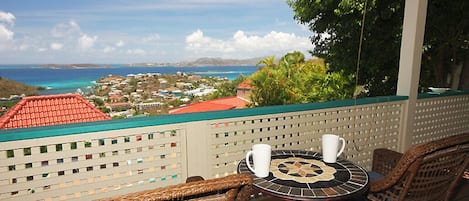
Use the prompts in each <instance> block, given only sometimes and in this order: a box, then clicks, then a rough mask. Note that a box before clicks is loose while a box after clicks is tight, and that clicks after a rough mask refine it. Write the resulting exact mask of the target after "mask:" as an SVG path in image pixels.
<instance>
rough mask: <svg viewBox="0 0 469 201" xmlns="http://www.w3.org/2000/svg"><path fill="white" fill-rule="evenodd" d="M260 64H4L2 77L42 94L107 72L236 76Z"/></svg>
mask: <svg viewBox="0 0 469 201" xmlns="http://www.w3.org/2000/svg"><path fill="white" fill-rule="evenodd" d="M257 69H258V67H257V66H200V67H174V66H165V67H141V66H140V67H139V66H132V67H128V66H124V65H111V67H109V68H80V69H56V68H55V69H54V68H39V67H38V65H0V77H2V78H6V79H9V80H15V81H18V82H21V83H25V84H28V85H33V86H42V87H46V88H48V90H44V91H41V92H40V93H41V94H44V95H45V94H61V93H73V92H75V91H76V90H77V89H80V90H82V91H85V92H86V91H89V90H90V88H91V87H92V86H93V85H94V81H96V80H97V79H99V78H101V77H104V76H107V75H122V76H126V75H128V74H138V73H161V74H175V73H176V72H184V73H189V74H195V75H201V76H214V77H222V78H228V79H230V80H233V79H236V78H237V77H238V76H240V75H246V76H249V75H251V74H252V73H253V72H255V71H257Z"/></svg>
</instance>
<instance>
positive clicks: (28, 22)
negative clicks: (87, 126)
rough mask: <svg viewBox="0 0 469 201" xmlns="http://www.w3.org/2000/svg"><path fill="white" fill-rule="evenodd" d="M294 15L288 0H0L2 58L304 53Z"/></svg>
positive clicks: (304, 38)
mask: <svg viewBox="0 0 469 201" xmlns="http://www.w3.org/2000/svg"><path fill="white" fill-rule="evenodd" d="M293 16H294V12H293V10H292V9H291V8H290V7H289V6H288V5H287V3H286V1H285V0H153V1H150V0H138V1H136V0H99V1H97V0H66V1H65V0H47V1H46V0H44V1H38V0H0V64H43V63H56V64H67V63H68V64H70V63H99V64H125V63H140V62H148V63H150V62H155V63H163V62H179V61H193V60H195V59H197V58H202V57H220V58H226V59H246V58H254V57H266V56H276V57H280V56H282V55H285V54H286V53H288V52H292V51H301V52H303V53H304V54H305V56H307V57H308V56H309V54H308V50H311V49H312V48H313V46H312V44H311V41H310V39H309V37H310V36H311V35H312V33H311V31H309V30H308V29H307V27H306V26H304V25H301V24H299V23H297V22H296V21H295V20H294V19H293Z"/></svg>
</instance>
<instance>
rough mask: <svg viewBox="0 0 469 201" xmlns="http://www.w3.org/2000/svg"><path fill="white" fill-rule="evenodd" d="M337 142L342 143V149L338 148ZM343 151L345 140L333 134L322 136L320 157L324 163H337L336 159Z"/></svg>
mask: <svg viewBox="0 0 469 201" xmlns="http://www.w3.org/2000/svg"><path fill="white" fill-rule="evenodd" d="M339 141H342V147H341V148H340V150H338V148H339ZM344 149H345V139H344V138H341V137H339V136H338V135H334V134H324V135H322V157H323V161H324V162H326V163H335V162H337V157H339V156H340V154H342V152H343V151H344Z"/></svg>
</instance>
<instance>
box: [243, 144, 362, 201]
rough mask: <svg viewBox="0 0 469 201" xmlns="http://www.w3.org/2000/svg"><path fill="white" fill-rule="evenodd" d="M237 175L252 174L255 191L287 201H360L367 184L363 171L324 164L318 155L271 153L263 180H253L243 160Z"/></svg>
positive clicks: (351, 166)
mask: <svg viewBox="0 0 469 201" xmlns="http://www.w3.org/2000/svg"><path fill="white" fill-rule="evenodd" d="M251 164H252V161H251ZM251 166H252V165H251ZM238 173H247V174H251V175H252V176H253V178H254V183H253V187H254V189H256V190H259V191H260V192H262V193H265V194H267V195H271V196H275V197H279V198H283V199H286V200H361V199H363V198H365V196H366V192H367V191H368V181H369V178H368V174H367V173H366V171H365V170H364V169H363V168H362V167H360V166H358V165H356V164H354V163H352V162H351V161H348V160H345V159H342V158H338V159H337V163H325V162H323V161H322V155H321V154H320V153H317V152H312V151H302V150H274V151H272V161H271V163H270V173H269V176H267V177H265V178H259V177H256V176H255V175H254V173H253V172H252V171H250V170H249V169H248V167H247V165H246V159H243V160H241V161H240V162H239V164H238Z"/></svg>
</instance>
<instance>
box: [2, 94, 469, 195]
mask: <svg viewBox="0 0 469 201" xmlns="http://www.w3.org/2000/svg"><path fill="white" fill-rule="evenodd" d="M428 102H430V103H428ZM440 102H445V103H448V105H450V106H444V107H443V106H440V105H439V103H440ZM405 104H407V97H398V96H395V97H379V98H367V99H359V100H356V101H354V100H344V101H332V102H325V103H311V104H301V105H287V106H272V107H262V108H250V109H241V110H231V111H217V112H208V113H194V114H184V115H168V116H158V117H147V118H136V119H126V120H113V121H104V122H93V123H86V124H71V125H63V126H54V127H40V128H30V129H18V130H6V131H0V200H92V199H96V198H102V197H109V196H113V195H119V194H125V193H129V192H135V191H142V190H146V189H154V188H158V187H162V186H167V185H171V184H176V183H181V182H184V181H185V179H186V177H188V176H193V175H201V176H204V177H205V178H214V177H221V176H225V175H228V174H233V173H235V172H236V165H237V163H238V161H239V160H241V159H242V158H243V157H244V155H245V153H246V152H247V151H248V150H250V148H251V146H252V145H253V144H257V143H267V144H270V145H272V146H273V149H304V150H312V151H317V152H321V135H322V134H325V133H335V134H338V135H340V136H342V137H344V138H345V139H346V141H347V146H346V150H345V152H344V154H343V155H342V157H345V158H347V159H350V160H352V161H354V162H356V163H358V164H360V165H362V166H363V167H365V168H367V169H369V168H370V166H371V160H372V151H373V150H374V149H376V148H389V149H393V150H399V149H400V147H399V145H400V140H401V139H402V138H403V137H402V136H403V135H404V134H403V133H402V130H403V129H402V126H401V125H402V119H403V118H402V117H403V115H405V114H404V112H403V110H404V109H403V108H404V106H405ZM418 104H423V105H424V106H425V108H422V110H423V111H424V112H421V114H420V113H419V114H417V115H416V119H418V120H419V121H415V122H416V126H421V127H422V128H416V129H420V130H416V131H418V132H419V134H416V140H420V139H423V138H425V139H427V138H428V139H430V138H436V137H438V136H439V135H440V134H441V133H444V134H445V135H454V134H458V133H461V132H463V131H467V130H469V128H468V127H467V125H469V118H467V116H464V115H465V113H467V112H468V111H467V109H468V104H469V94H459V95H451V96H433V97H431V98H429V97H427V98H425V99H422V100H421V101H420V100H419V102H418ZM435 107H438V108H439V109H435ZM418 108H420V106H418ZM429 108H433V109H429ZM426 110H432V111H434V110H438V111H440V110H441V113H443V114H444V115H446V116H448V117H445V122H448V123H447V124H450V125H447V126H445V127H441V126H436V127H433V128H432V129H431V130H428V129H424V127H425V125H426V123H422V122H435V121H440V120H439V119H440V117H441V116H439V115H437V116H432V115H430V116H429V115H428V114H427V113H426ZM461 111H463V112H461ZM456 113H457V115H455V114H456ZM453 116H455V117H453ZM456 116H457V117H456ZM422 124H425V125H423V126H422ZM452 128H457V129H452ZM440 130H443V131H440ZM426 133H430V134H426ZM417 138H418V139H417Z"/></svg>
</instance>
